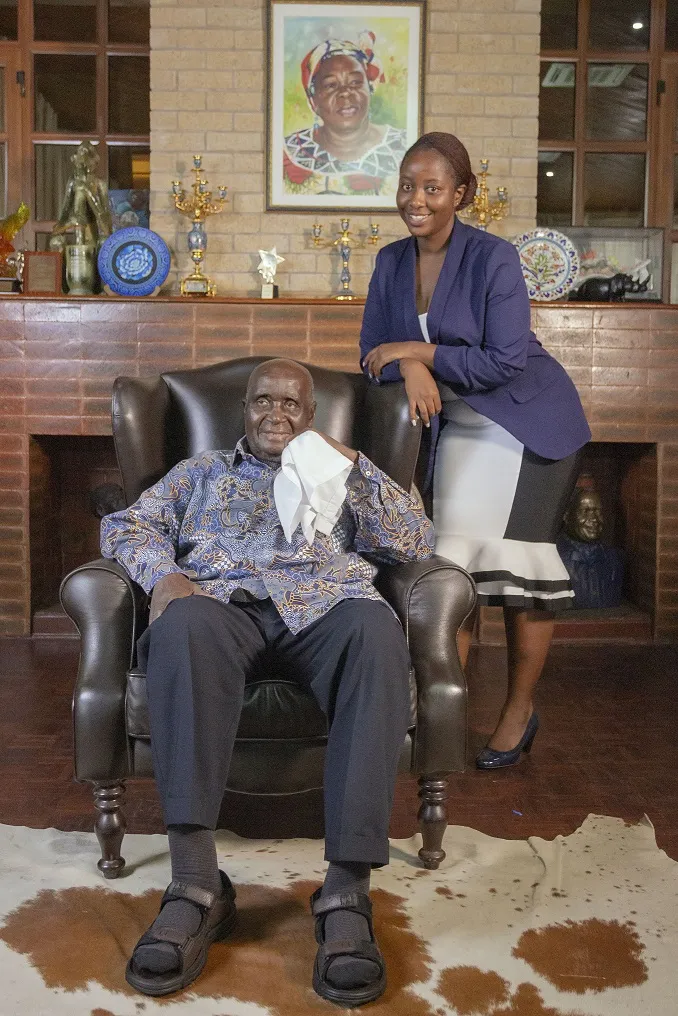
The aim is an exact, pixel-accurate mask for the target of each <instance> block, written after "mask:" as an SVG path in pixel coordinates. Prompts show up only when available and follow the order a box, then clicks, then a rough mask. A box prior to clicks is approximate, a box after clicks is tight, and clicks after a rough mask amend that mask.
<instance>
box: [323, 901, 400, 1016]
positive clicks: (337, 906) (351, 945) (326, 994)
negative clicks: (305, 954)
mask: <svg viewBox="0 0 678 1016" xmlns="http://www.w3.org/2000/svg"><path fill="white" fill-rule="evenodd" d="M321 894H322V887H321V888H320V889H316V891H315V892H314V893H313V895H312V896H311V913H312V914H313V916H314V917H315V939H316V942H318V944H319V948H318V952H317V954H316V958H315V965H314V967H313V989H314V991H315V992H316V993H317V994H318V995H320V997H321V998H325V999H327V1000H328V1002H334V1003H335V1004H336V1005H341V1006H344V1007H345V1008H350V1007H352V1006H358V1005H365V1004H366V1003H367V1002H374V1000H375V999H377V998H379V996H380V995H383V993H384V990H385V988H386V964H385V962H384V957H383V955H382V952H381V949H380V948H379V946H378V945H377V940H376V938H375V936H374V926H373V924H372V901H371V900H370V898H369V896H367V895H366V893H336V894H335V895H333V896H325V897H324V898H323V897H321ZM337 910H352V911H353V913H354V914H360V916H361V917H364V918H365V919H366V921H367V923H368V926H369V929H370V940H369V941H368V940H367V939H342V940H337V941H335V942H325V921H326V919H327V915H328V914H332V913H334V912H335V911H337ZM338 956H357V957H360V959H366V960H371V961H372V962H373V963H374V964H376V966H377V968H378V970H379V974H378V975H377V977H376V978H375V980H374V981H372V982H371V983H370V984H366V985H365V986H364V987H362V988H333V987H332V985H331V984H329V983H328V981H327V972H328V970H329V968H330V964H331V963H332V961H333V960H335V959H336V958H337V957H338Z"/></svg>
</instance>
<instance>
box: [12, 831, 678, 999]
mask: <svg viewBox="0 0 678 1016" xmlns="http://www.w3.org/2000/svg"><path fill="white" fill-rule="evenodd" d="M218 846H219V856H220V861H221V863H222V867H224V868H225V869H226V870H227V871H228V872H229V874H230V875H231V876H232V878H233V881H234V882H235V883H236V888H237V890H238V903H239V912H240V919H239V925H238V928H237V930H236V933H235V934H234V935H233V936H232V937H231V939H229V940H228V941H227V942H224V943H219V944H217V945H215V946H214V947H213V948H212V950H211V952H210V958H209V961H208V964H207V967H206V968H205V971H204V972H203V974H202V976H201V977H200V979H199V980H198V981H197V982H196V984H195V985H194V986H193V989H192V991H191V992H189V993H185V994H183V995H177V996H173V997H171V998H169V999H166V1000H164V1001H162V1000H152V999H148V998H144V997H142V996H139V995H136V994H134V993H133V992H132V991H131V989H130V988H128V986H127V984H126V983H125V980H124V967H125V962H126V959H127V957H128V955H129V953H130V951H131V949H132V947H133V946H134V943H135V942H136V940H137V938H138V937H139V935H140V934H141V933H142V932H143V931H144V930H145V929H146V927H147V926H148V925H149V924H150V922H151V920H152V919H153V917H154V916H155V914H156V912H157V907H158V903H159V900H160V896H161V892H162V890H163V889H164V887H165V885H166V883H167V881H168V880H169V858H168V855H167V852H166V851H167V841H166V839H165V838H164V837H163V836H134V835H128V836H127V837H126V838H125V850H124V853H125V856H126V858H127V862H128V869H127V874H126V876H125V877H124V878H121V879H119V880H118V881H116V882H108V883H106V882H104V881H103V879H102V878H101V877H100V876H99V875H98V873H97V871H96V860H97V857H98V851H97V847H96V842H95V840H94V837H93V836H90V835H86V834H83V833H63V832H58V831H56V830H54V829H45V830H34V829H25V828H22V827H13V826H0V978H1V980H0V1016H19V1014H21V1016H24V1014H27V1016H155V1014H159V1013H164V1014H167V1016H175V1014H176V1016H319V1014H321V1013H323V1012H325V1013H337V1012H341V1011H342V1010H338V1009H336V1008H335V1007H334V1006H332V1005H331V1004H329V1003H326V1002H323V1001H322V1000H320V999H319V998H317V996H316V995H315V994H314V993H313V991H312V989H311V988H310V979H311V969H312V965H313V957H314V953H315V944H314V942H313V931H312V922H311V918H310V916H309V913H308V896H309V894H310V892H311V891H312V890H313V889H314V888H315V886H316V885H317V884H318V883H319V881H320V880H321V878H322V875H323V870H324V864H323V863H322V860H321V858H322V844H321V843H320V842H319V841H311V840H285V841H274V842H271V841H262V842H255V841H250V840H242V839H239V838H238V837H236V836H233V835H230V834H227V833H223V834H219V840H218ZM417 847H418V843H417V841H416V840H395V841H392V863H391V864H390V865H389V866H388V867H387V868H384V869H381V870H379V871H377V872H375V875H374V880H373V886H374V890H375V892H374V901H375V909H376V920H377V929H378V934H379V941H380V944H381V946H382V949H383V951H384V953H385V955H386V959H387V963H388V976H389V986H388V989H387V992H386V994H385V996H384V997H383V998H382V999H381V1000H380V1001H379V1002H377V1003H375V1004H373V1005H372V1006H369V1007H367V1009H366V1010H365V1011H366V1012H369V1013H370V1016H372V1014H373V1016H455V1014H456V1016H623V1014H633V1016H638V1014H641V1013H648V1014H652V1016H675V1014H676V1013H677V1012H678V1000H677V999H678V973H677V971H678V929H677V925H676V921H677V917H676V915H677V914H678V864H677V863H676V862H674V861H672V860H671V859H670V858H669V857H667V855H666V854H665V853H664V852H663V851H660V850H659V849H658V848H657V846H656V843H655V838H654V832H653V829H652V826H651V824H650V822H649V821H647V820H645V821H643V822H641V823H640V824H638V825H634V826H627V825H625V824H624V822H622V821H621V820H619V819H615V818H607V817H601V816H595V815H591V816H589V818H588V819H587V820H586V821H585V822H584V824H583V825H582V826H581V828H580V829H578V830H577V831H576V832H575V833H573V834H572V835H571V836H567V837H557V838H556V839H555V840H553V841H546V840H541V839H537V838H533V839H530V840H527V841H525V840H498V839H493V838H492V837H489V836H485V835H483V834H482V833H478V832H475V831H474V830H473V829H467V828H464V827H460V826H452V827H450V828H449V829H448V831H447V834H446V838H445V849H446V851H447V860H446V861H445V862H444V864H443V867H442V868H441V869H440V870H439V871H437V872H426V871H424V870H422V869H421V868H419V867H418V862H417V858H416V851H417Z"/></svg>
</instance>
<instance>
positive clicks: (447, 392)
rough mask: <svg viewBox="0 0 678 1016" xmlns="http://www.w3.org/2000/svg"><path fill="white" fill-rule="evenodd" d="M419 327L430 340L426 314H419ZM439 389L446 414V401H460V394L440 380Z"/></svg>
mask: <svg viewBox="0 0 678 1016" xmlns="http://www.w3.org/2000/svg"><path fill="white" fill-rule="evenodd" d="M419 327H420V328H421V334H422V335H423V336H424V340H425V341H426V342H430V341H431V339H430V336H429V334H428V321H427V315H426V314H419ZM437 385H438V391H439V392H440V401H441V402H442V403H443V416H445V403H446V402H458V401H459V396H458V395H455V394H454V392H453V391H452V389H451V388H449V387H448V386H447V385H444V384H442V383H441V382H440V381H438V382H437Z"/></svg>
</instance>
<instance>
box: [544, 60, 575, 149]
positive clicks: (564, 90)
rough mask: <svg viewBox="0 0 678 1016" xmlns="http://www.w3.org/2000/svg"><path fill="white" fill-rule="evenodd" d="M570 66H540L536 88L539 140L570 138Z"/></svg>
mask: <svg viewBox="0 0 678 1016" xmlns="http://www.w3.org/2000/svg"><path fill="white" fill-rule="evenodd" d="M574 78H575V65H574V64H573V63H550V62H548V61H546V60H543V61H542V63H541V82H540V86H539V137H540V138H549V139H556V138H557V139H558V140H564V139H569V138H573V137H574Z"/></svg>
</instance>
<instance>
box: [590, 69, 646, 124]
mask: <svg viewBox="0 0 678 1016" xmlns="http://www.w3.org/2000/svg"><path fill="white" fill-rule="evenodd" d="M646 130H647V64H614V63H604V64H603V63H600V64H595V63H590V64H589V65H588V89H587V93H586V137H587V138H591V139H592V140H596V141H602V140H619V139H623V138H634V139H636V140H643V139H644V138H645V133H646Z"/></svg>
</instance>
